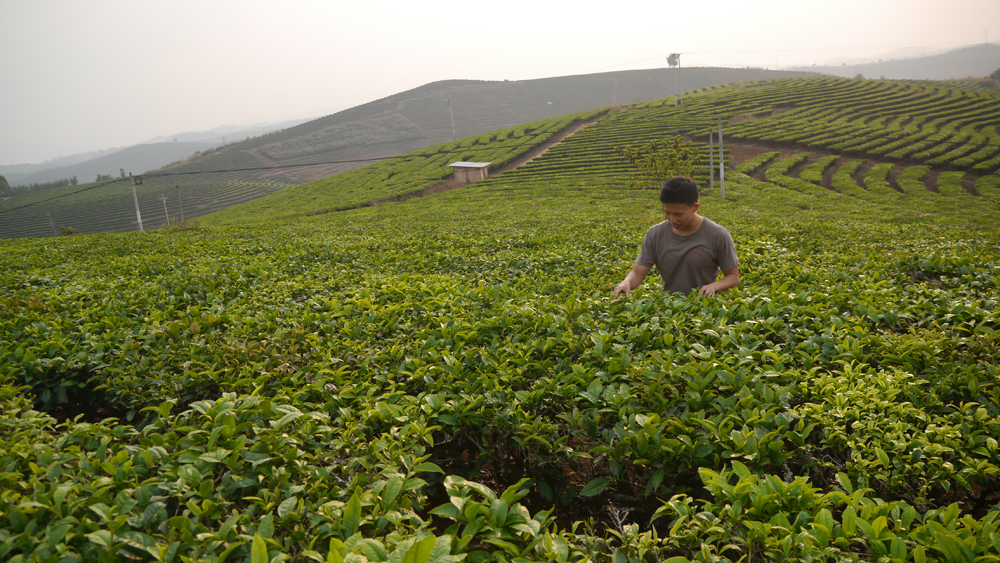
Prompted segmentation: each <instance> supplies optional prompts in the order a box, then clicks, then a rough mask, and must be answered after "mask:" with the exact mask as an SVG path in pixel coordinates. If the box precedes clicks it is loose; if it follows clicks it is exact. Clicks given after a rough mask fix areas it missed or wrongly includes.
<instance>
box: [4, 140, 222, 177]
mask: <svg viewBox="0 0 1000 563" xmlns="http://www.w3.org/2000/svg"><path fill="white" fill-rule="evenodd" d="M213 146H214V145H213V144H212V143H204V142H202V143H180V142H178V143H151V144H145V145H135V146H132V147H128V148H126V149H122V150H120V151H115V152H113V153H111V154H107V155H104V156H101V157H98V158H93V159H90V160H86V161H84V162H79V163H76V164H72V165H69V166H60V167H58V168H47V169H45V170H41V171H39V172H33V173H31V174H27V175H24V176H22V177H20V178H19V179H18V180H17V181H10V184H11V185H12V186H14V185H20V186H27V185H30V184H33V183H45V182H53V181H56V180H62V179H65V178H72V177H73V176H76V177H77V179H78V180H79V181H80V182H81V183H84V182H93V181H94V179H95V178H96V177H97V175H98V174H110V175H111V176H114V177H118V175H119V170H122V169H124V170H125V172H126V173H129V172H131V173H133V174H142V173H143V172H146V171H148V170H155V169H157V168H161V167H163V166H164V165H167V164H170V163H172V162H177V161H179V160H184V159H185V158H187V157H189V156H191V155H192V154H194V153H195V152H198V151H203V150H206V149H209V148H211V147H213Z"/></svg>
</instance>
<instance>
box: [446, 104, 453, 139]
mask: <svg viewBox="0 0 1000 563" xmlns="http://www.w3.org/2000/svg"><path fill="white" fill-rule="evenodd" d="M445 101H446V102H448V111H449V112H450V113H451V140H452V141H454V140H455V110H454V109H452V107H451V98H450V97H449V98H448V99H446V100H445Z"/></svg>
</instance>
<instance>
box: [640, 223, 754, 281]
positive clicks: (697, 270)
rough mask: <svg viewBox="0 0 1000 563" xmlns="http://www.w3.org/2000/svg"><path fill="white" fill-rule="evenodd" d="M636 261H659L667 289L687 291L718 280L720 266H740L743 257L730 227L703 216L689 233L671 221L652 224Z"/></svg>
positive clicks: (645, 264)
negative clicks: (678, 231) (679, 231)
mask: <svg viewBox="0 0 1000 563" xmlns="http://www.w3.org/2000/svg"><path fill="white" fill-rule="evenodd" d="M635 263H636V264H639V265H640V266H646V267H652V266H654V265H655V266H656V269H657V271H658V272H660V278H662V279H663V289H664V290H666V291H674V292H680V293H684V294H687V293H690V292H691V290H692V289H695V288H699V287H701V286H703V285H705V284H710V283H712V282H714V281H715V278H716V277H718V275H719V270H728V269H730V268H733V267H735V266H738V265H739V259H737V258H736V247H735V246H734V245H733V237H731V236H729V231H727V230H726V229H725V227H722V226H720V225H718V224H717V223H713V222H712V221H711V220H709V219H707V218H705V217H702V222H701V226H700V227H698V230H697V231H695V232H693V233H691V234H690V235H685V236H680V235H678V234H676V233H674V230H673V228H671V227H670V221H664V222H662V223H658V224H656V225H653V226H652V227H650V228H649V230H648V231H646V236H645V237H644V238H643V239H642V249H640V250H639V257H638V258H636V259H635Z"/></svg>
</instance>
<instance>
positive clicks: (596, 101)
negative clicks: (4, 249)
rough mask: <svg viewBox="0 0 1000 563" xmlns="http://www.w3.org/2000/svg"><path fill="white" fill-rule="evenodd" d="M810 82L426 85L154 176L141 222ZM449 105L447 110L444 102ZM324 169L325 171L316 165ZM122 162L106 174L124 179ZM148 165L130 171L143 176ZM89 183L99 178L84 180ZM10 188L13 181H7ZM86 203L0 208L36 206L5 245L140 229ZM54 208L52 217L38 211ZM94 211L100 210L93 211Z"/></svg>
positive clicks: (702, 77)
mask: <svg viewBox="0 0 1000 563" xmlns="http://www.w3.org/2000/svg"><path fill="white" fill-rule="evenodd" d="M805 75H811V74H809V73H781V72H778V73H775V72H773V71H766V70H761V69H720V68H684V69H681V70H680V72H679V74H678V71H676V70H666V69H659V70H639V71H621V72H608V73H600V74H591V75H579V76H565V77H556V78H546V79H537V80H525V81H498V82H485V81H468V80H452V81H443V82H435V83H432V84H427V85H424V86H421V87H418V88H414V89H413V90H409V91H406V92H401V93H398V94H394V95H392V96H389V97H387V98H384V99H381V100H375V101H373V102H370V103H367V104H363V105H361V106H357V107H354V108H350V109H347V110H344V111H341V112H338V113H335V114H333V115H330V116H327V117H324V118H321V119H316V120H313V121H310V122H308V123H303V124H301V125H298V126H296V127H291V128H288V129H285V130H283V131H279V132H273V133H270V134H267V135H262V136H260V137H257V138H254V139H250V140H248V141H243V142H238V143H231V144H229V145H227V146H225V147H217V148H216V149H215V150H212V151H203V152H202V153H201V154H199V155H197V156H196V157H194V158H191V159H189V160H188V161H187V162H185V163H183V164H180V165H177V166H173V167H171V168H169V169H165V170H162V171H159V172H158V175H157V176H152V175H147V176H146V177H145V178H144V183H143V184H142V185H141V186H139V187H138V189H137V192H138V194H137V195H138V198H139V206H140V209H141V210H142V212H143V213H146V214H150V215H154V216H156V217H157V218H158V219H157V222H156V223H155V224H156V225H157V226H162V225H163V224H164V222H163V221H165V218H164V214H163V213H162V210H163V204H162V203H161V201H160V197H161V196H162V195H167V196H169V200H168V202H167V205H168V210H169V214H170V215H171V216H180V214H181V207H183V208H184V212H185V217H186V218H193V217H198V216H201V215H204V214H207V213H210V212H212V211H216V210H219V209H224V208H226V207H229V206H232V205H235V204H237V203H242V202H246V201H249V200H252V199H254V198H257V197H260V196H262V195H266V194H270V193H274V192H277V191H279V190H282V189H284V188H287V187H290V186H294V185H298V184H303V183H307V182H310V181H312V180H315V179H318V178H323V177H327V176H330V175H333V174H337V173H340V172H344V171H347V170H350V169H352V168H355V167H357V166H359V165H362V164H366V163H368V162H372V161H374V160H378V159H381V158H387V157H392V156H398V155H402V154H405V153H407V152H410V151H413V150H416V149H419V148H423V147H427V146H431V145H435V144H438V143H441V142H445V141H449V140H451V139H452V138H453V131H452V128H451V111H454V117H455V131H454V135H455V137H456V138H463V137H468V136H472V135H479V134H482V133H486V132H489V131H493V130H496V129H500V128H504V127H510V126H514V125H518V124H522V123H530V122H532V121H536V120H539V119H546V118H552V117H559V116H563V115H568V114H571V113H576V112H581V111H586V110H592V109H597V108H603V107H610V106H615V105H623V104H633V103H636V102H641V101H647V100H651V99H655V98H660V97H662V96H665V95H669V94H673V93H674V91H675V90H676V89H677V88H678V84H677V79H678V77H679V78H680V88H682V89H684V90H697V89H703V88H709V87H712V86H717V85H720V84H728V83H730V82H734V81H735V82H741V81H751V80H758V79H767V78H773V77H778V76H805ZM445 99H450V100H451V105H450V106H449V105H448V104H447V103H446V102H445V101H444V100H445ZM316 163H322V164H316ZM121 167H123V165H121V164H120V163H119V164H117V165H115V166H113V167H112V168H111V170H100V173H102V174H106V173H111V174H117V171H118V169H119V168H121ZM145 169H146V167H145V166H139V167H137V168H135V169H132V168H125V171H126V172H132V173H134V174H137V173H141V171H142V170H145ZM78 177H79V178H80V179H81V180H84V181H86V180H89V179H91V176H81V175H78ZM8 179H9V178H8ZM86 188H87V190H88V191H86V192H85V194H86V197H85V199H84V200H81V201H75V200H74V199H73V198H65V199H63V198H61V197H60V198H59V199H52V198H53V197H55V196H58V195H60V194H65V193H71V192H70V191H62V192H52V193H48V194H46V195H44V196H43V195H39V194H34V195H29V194H26V195H25V196H23V197H22V199H21V200H20V201H18V200H17V199H16V198H15V199H14V200H9V201H7V202H5V203H0V213H2V210H3V209H10V208H13V207H19V206H23V205H25V204H31V206H30V207H27V208H23V209H24V211H23V212H18V213H17V214H6V215H5V216H6V217H8V218H10V219H9V220H7V221H0V238H9V237H22V236H48V235H49V234H51V233H52V229H51V226H50V222H49V219H48V216H49V215H51V216H52V217H53V221H54V222H55V223H56V224H57V225H67V226H70V227H72V228H73V229H75V230H76V231H77V232H81V233H90V232H102V231H124V230H135V229H138V224H137V222H136V221H135V212H134V209H133V203H132V194H131V190H129V189H127V188H125V189H122V186H120V185H115V186H111V187H109V188H108V189H90V188H93V186H86ZM42 199H44V200H46V201H47V203H46V204H45V208H44V209H43V208H42V207H40V206H38V205H37V204H36V203H33V202H38V201H40V200H42ZM91 206H93V207H91Z"/></svg>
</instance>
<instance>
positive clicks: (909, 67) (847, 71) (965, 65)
mask: <svg viewBox="0 0 1000 563" xmlns="http://www.w3.org/2000/svg"><path fill="white" fill-rule="evenodd" d="M997 69H1000V45H995V44H992V43H984V44H982V45H973V46H970V47H963V48H961V49H955V50H952V51H948V52H946V53H941V54H939V55H933V56H929V57H916V58H906V59H898V60H886V61H882V60H880V61H876V62H870V63H865V64H843V65H840V66H823V65H812V66H808V67H790V68H789V69H788V70H796V71H812V72H819V73H822V74H830V75H833V76H841V77H844V78H854V77H855V76H857V75H859V74H860V75H862V76H864V77H865V78H885V79H891V80H955V79H961V78H968V77H977V78H978V77H984V76H989V75H990V73H992V72H994V71H995V70H997Z"/></svg>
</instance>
